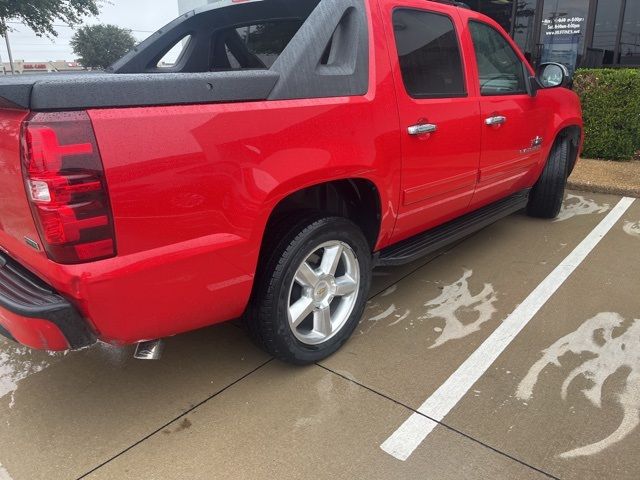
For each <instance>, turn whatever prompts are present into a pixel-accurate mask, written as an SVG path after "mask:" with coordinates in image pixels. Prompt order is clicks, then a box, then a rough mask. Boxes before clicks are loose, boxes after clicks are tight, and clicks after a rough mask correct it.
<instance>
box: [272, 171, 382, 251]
mask: <svg viewBox="0 0 640 480" xmlns="http://www.w3.org/2000/svg"><path fill="white" fill-rule="evenodd" d="M304 212H309V214H316V213H322V214H327V215H329V216H337V217H344V218H348V219H349V220H351V221H352V222H353V223H355V224H356V225H358V227H360V229H361V230H362V232H363V233H364V236H365V237H366V239H367V240H368V242H369V245H370V246H371V250H372V251H373V249H374V248H375V245H376V242H377V241H378V235H379V234H380V223H381V212H382V208H381V204H380V195H379V193H378V189H377V188H376V186H375V184H374V183H373V182H370V181H369V180H364V179H350V180H336V181H333V182H328V183H323V184H320V185H314V186H312V187H309V188H305V189H303V190H299V191H297V192H295V193H292V194H291V195H289V196H288V197H286V198H284V199H283V200H281V201H280V203H278V205H277V206H276V208H275V209H274V210H273V212H271V215H270V217H269V221H268V223H267V228H266V231H265V235H264V238H268V235H269V234H270V232H271V230H272V229H273V227H274V226H275V225H279V224H281V222H282V221H283V219H285V220H286V218H293V217H295V216H296V214H298V213H304ZM263 244H264V241H263Z"/></svg>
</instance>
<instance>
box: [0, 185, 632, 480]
mask: <svg viewBox="0 0 640 480" xmlns="http://www.w3.org/2000/svg"><path fill="white" fill-rule="evenodd" d="M619 200H620V197H616V196H610V195H600V194H582V193H580V194H578V193H573V194H570V195H569V196H568V198H567V201H566V203H565V208H564V210H563V214H562V215H561V220H560V221H556V222H549V221H541V220H535V219H530V218H527V217H526V216H524V215H521V214H519V215H514V216H511V217H509V218H507V219H505V220H503V221H501V222H498V223H497V224H495V225H493V226H491V227H489V228H487V229H485V230H483V231H482V232H480V233H479V234H477V235H475V236H473V237H470V238H468V239H466V240H465V241H463V242H460V243H459V244H458V245H456V246H454V247H452V248H450V249H449V250H448V251H446V252H444V253H442V254H439V255H436V256H433V257H431V258H427V259H423V260H421V261H419V262H416V263H415V264H413V265H409V266H406V267H402V268H397V269H384V270H378V271H376V272H375V285H374V289H373V291H372V298H371V300H370V302H369V304H368V306H367V310H366V312H365V315H364V317H363V319H362V322H361V324H360V326H359V328H358V330H357V331H356V334H355V336H354V338H353V339H352V340H351V341H350V342H348V343H347V345H346V346H345V348H344V349H343V350H341V351H340V352H338V353H337V354H336V355H334V356H333V357H331V358H329V359H328V360H326V361H324V362H322V363H321V364H319V365H315V366H311V367H307V368H294V367H290V366H287V365H283V364H281V363H279V362H277V361H275V360H272V359H270V358H269V357H268V356H267V355H265V354H263V353H262V352H260V351H259V350H257V349H256V348H255V347H253V346H252V345H251V344H250V342H249V341H248V340H247V339H246V337H245V335H244V333H243V332H242V331H241V330H240V329H239V328H238V327H237V326H236V325H234V324H227V325H222V326H218V327H214V328H211V329H206V330H203V331H200V332H194V333H192V334H189V335H185V336H181V337H177V338H174V339H171V340H169V341H168V344H167V347H166V350H165V352H166V353H165V355H164V357H163V359H162V360H161V361H159V362H155V363H141V362H136V361H134V360H132V359H131V351H130V350H126V351H119V350H116V349H112V348H108V347H104V346H99V347H96V348H93V349H89V350H86V351H83V352H76V353H71V354H68V355H54V356H51V355H47V354H42V353H32V352H28V351H27V350H25V349H22V348H19V347H15V346H13V345H10V344H8V343H0V424H1V425H2V430H1V433H0V479H2V480H6V479H12V480H21V479H38V478H47V479H52V478H54V479H57V478H60V479H67V478H68V479H73V478H82V477H85V478H92V479H93V478H95V479H111V478H118V479H121V478H140V477H143V478H151V479H165V478H167V479H175V478H188V479H191V478H207V479H209V478H252V479H253V478H306V477H311V476H313V477H314V478H345V479H347V478H349V479H351V478H380V479H383V478H384V479H387V478H411V479H413V478H437V479H460V478H469V479H485V478H487V479H489V478H491V479H512V478H518V479H521V478H524V479H526V478H533V479H535V478H563V479H564V478H567V479H573V478H575V479H577V478H580V479H601V478H615V479H618V478H620V479H626V478H629V479H636V478H638V477H640V461H638V459H637V456H636V455H635V452H636V451H637V448H636V446H637V444H638V440H640V428H638V424H639V423H640V395H639V394H638V391H639V390H638V388H639V385H640V382H639V381H638V380H640V300H638V298H640V296H639V295H638V292H639V291H640V279H639V277H638V273H637V272H638V270H639V267H640V256H639V255H638V252H640V235H638V234H637V231H640V229H635V228H634V225H640V201H637V202H636V203H635V204H634V205H632V206H631V208H629V210H627V211H626V213H625V214H624V216H623V218H622V219H620V220H619V221H617V222H615V225H614V226H613V227H612V229H611V231H610V232H608V233H607V235H606V236H605V237H604V238H603V239H602V241H601V243H600V244H598V245H597V246H596V247H595V249H594V250H593V252H591V253H590V254H589V255H588V257H587V258H586V259H585V261H584V262H583V263H582V264H581V265H580V266H579V267H578V268H577V269H576V271H575V272H574V273H573V274H572V275H571V276H570V277H569V279H568V280H567V281H566V282H565V283H564V284H563V285H562V286H560V288H559V289H558V291H557V292H555V293H554V294H553V295H552V296H551V298H550V299H549V301H548V302H546V303H545V305H544V306H543V308H542V309H541V310H540V311H539V312H538V313H537V314H536V315H535V316H534V317H533V318H532V319H531V320H530V322H529V323H528V325H527V326H526V327H525V328H524V330H523V331H522V332H521V333H520V334H519V335H518V336H517V337H516V338H515V339H514V340H513V342H511V343H510V344H509V346H508V347H507V348H506V349H505V350H504V352H502V354H501V355H500V356H499V357H498V360H497V361H496V362H495V363H493V364H492V365H491V367H490V368H489V369H488V370H487V371H486V372H485V373H484V374H483V375H482V376H481V378H480V380H478V381H477V382H476V383H475V384H474V385H473V387H472V388H471V389H469V390H468V391H466V392H465V394H464V396H463V397H462V398H461V400H460V401H459V402H458V403H457V405H456V406H455V408H453V409H452V410H451V412H450V413H449V414H448V415H446V416H445V417H444V419H443V420H442V422H441V423H440V424H439V425H438V426H437V427H436V428H435V430H433V432H432V433H431V434H430V435H428V436H427V437H426V439H425V440H424V442H422V443H421V444H420V445H419V446H418V448H417V449H416V450H415V451H414V452H413V453H412V454H411V456H410V457H409V458H408V459H407V460H406V461H404V462H403V461H400V460H398V459H396V458H394V457H392V456H391V455H389V454H387V453H386V452H384V451H383V450H382V449H381V448H380V445H381V444H382V443H383V442H384V441H385V439H387V438H388V437H389V436H390V435H392V434H393V433H394V431H396V429H397V428H398V427H399V426H400V425H401V424H402V423H403V422H404V421H405V420H406V419H407V418H408V417H409V416H410V415H412V414H413V413H414V411H415V410H416V409H418V408H419V406H420V405H421V403H422V402H423V401H424V400H425V399H426V398H428V397H429V396H430V395H432V394H433V392H435V391H436V390H437V389H438V388H439V387H440V386H441V385H442V384H443V383H444V382H445V381H446V380H447V379H448V378H449V377H450V376H451V375H453V374H455V372H456V370H457V369H458V367H459V366H460V365H461V364H462V363H463V362H465V360H466V359H467V358H469V356H470V355H471V354H472V353H473V352H474V351H476V349H477V348H478V347H479V346H480V345H481V344H482V343H483V342H484V341H485V340H486V339H487V338H489V337H490V336H491V335H492V333H493V332H494V331H495V330H496V328H498V326H500V325H501V323H502V322H503V321H504V320H505V318H507V317H508V316H509V314H510V313H511V312H513V311H514V309H516V308H517V307H518V305H519V304H521V303H522V302H523V300H524V299H525V298H527V296H528V295H529V294H530V293H531V292H532V291H533V290H534V289H535V288H536V287H537V286H538V285H539V284H540V282H542V281H543V280H544V279H545V277H547V276H548V275H549V274H550V273H551V272H552V271H554V269H555V268H556V266H557V265H558V264H559V263H560V262H562V261H563V259H565V257H566V256H567V255H568V254H569V253H570V252H571V251H572V250H573V249H574V248H575V247H576V246H577V245H578V244H580V242H582V240H583V239H584V238H585V237H587V236H588V235H589V234H590V232H592V230H593V229H594V228H595V227H596V225H598V224H599V223H600V222H601V221H602V220H603V219H604V218H605V217H606V216H607V215H608V214H609V213H610V212H611V209H612V208H613V207H614V206H615V205H616V204H617V203H618V201H619Z"/></svg>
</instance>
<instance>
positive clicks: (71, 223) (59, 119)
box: [22, 112, 116, 264]
mask: <svg viewBox="0 0 640 480" xmlns="http://www.w3.org/2000/svg"><path fill="white" fill-rule="evenodd" d="M22 168H23V173H24V177H25V182H26V188H27V196H28V197H29V202H30V204H31V210H32V212H33V216H34V220H35V222H36V226H37V228H38V231H39V233H40V239H41V240H42V243H43V244H44V249H45V251H46V252H47V255H48V256H49V258H50V259H51V260H53V261H54V262H58V263H63V264H75V263H83V262H90V261H94V260H101V259H105V258H109V257H113V256H115V254H116V249H115V240H114V230H113V215H112V213H111V206H110V205H109V196H108V193H107V185H106V181H105V178H104V168H103V166H102V160H101V159H100V152H99V151H98V145H97V142H96V138H95V135H94V133H93V127H92V125H91V120H90V119H89V115H87V113H86V112H60V113H36V114H34V115H33V116H32V117H31V118H30V119H29V120H28V121H27V122H25V124H24V126H23V130H22Z"/></svg>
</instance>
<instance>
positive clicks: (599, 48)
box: [178, 0, 640, 71]
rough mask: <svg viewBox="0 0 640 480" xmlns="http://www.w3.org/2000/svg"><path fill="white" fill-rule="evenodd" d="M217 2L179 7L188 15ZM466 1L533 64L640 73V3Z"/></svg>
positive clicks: (185, 1)
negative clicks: (633, 69) (495, 24)
mask: <svg viewBox="0 0 640 480" xmlns="http://www.w3.org/2000/svg"><path fill="white" fill-rule="evenodd" d="M217 1H223V0H178V4H179V7H180V13H184V12H186V11H189V10H192V9H194V8H196V7H199V6H202V5H206V4H207V3H215V2H217ZM292 1H295V0H292ZM463 1H464V2H465V3H466V4H467V5H468V6H469V7H471V8H472V9H474V10H477V11H480V12H482V13H484V14H486V15H488V16H490V17H492V18H493V19H494V20H496V21H497V22H498V23H499V24H500V25H502V26H503V27H504V29H505V30H506V31H507V32H509V34H510V35H511V36H513V38H514V39H515V41H516V42H517V43H518V45H520V47H521V48H522V50H523V51H524V52H525V55H526V56H527V58H528V59H529V60H530V61H531V62H532V63H533V64H539V63H542V62H560V63H563V64H565V65H567V67H569V69H570V70H571V71H573V70H575V69H576V68H578V67H601V66H612V67H618V66H634V67H640V0H463Z"/></svg>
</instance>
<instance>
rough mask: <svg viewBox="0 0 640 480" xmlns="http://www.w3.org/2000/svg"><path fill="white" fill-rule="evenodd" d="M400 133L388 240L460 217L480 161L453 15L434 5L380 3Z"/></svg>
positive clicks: (473, 99) (408, 0) (472, 99)
mask: <svg viewBox="0 0 640 480" xmlns="http://www.w3.org/2000/svg"><path fill="white" fill-rule="evenodd" d="M380 5H381V7H382V10H383V15H384V17H385V26H386V35H387V42H388V45H389V46H390V47H389V54H390V59H391V64H392V70H393V76H394V81H395V85H396V95H397V99H398V110H399V116H400V127H401V132H400V133H401V135H402V171H403V173H402V197H401V199H400V205H399V211H398V220H397V223H396V230H395V232H394V240H395V241H399V240H402V239H405V238H408V237H410V236H412V235H414V234H416V233H419V232H421V231H424V230H426V229H428V228H431V227H434V226H437V225H439V224H441V223H444V222H446V221H448V220H451V219H453V218H455V217H457V216H459V215H461V214H463V213H464V212H465V211H466V210H467V208H468V207H469V204H470V202H471V199H472V197H473V193H474V190H475V186H476V181H477V175H478V166H479V161H480V135H481V131H482V129H481V121H480V105H479V100H478V98H477V96H476V95H475V94H473V92H474V91H473V90H472V89H470V84H468V76H467V75H466V74H465V70H466V69H465V57H467V56H470V54H469V55H467V52H463V51H462V49H461V47H460V42H459V32H460V31H461V18H460V17H459V15H457V14H456V11H455V9H452V8H451V7H447V6H444V5H439V4H437V3H435V2H424V1H418V0H402V1H398V0H380Z"/></svg>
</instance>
